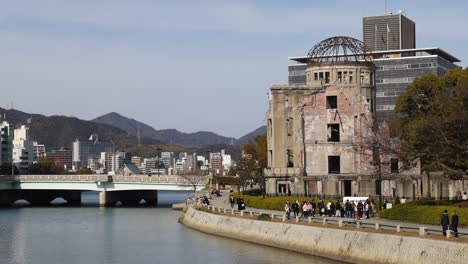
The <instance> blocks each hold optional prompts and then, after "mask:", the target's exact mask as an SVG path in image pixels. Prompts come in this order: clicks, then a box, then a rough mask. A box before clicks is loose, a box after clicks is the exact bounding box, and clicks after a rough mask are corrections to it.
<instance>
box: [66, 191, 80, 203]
mask: <svg viewBox="0 0 468 264" xmlns="http://www.w3.org/2000/svg"><path fill="white" fill-rule="evenodd" d="M62 198H63V199H65V200H66V201H67V204H69V205H81V191H67V193H65V194H64V195H63V196H62Z"/></svg>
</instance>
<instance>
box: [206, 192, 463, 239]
mask: <svg viewBox="0 0 468 264" xmlns="http://www.w3.org/2000/svg"><path fill="white" fill-rule="evenodd" d="M221 194H222V195H221V196H220V197H216V196H213V197H212V200H211V205H213V206H215V207H222V208H231V205H230V203H229V195H230V193H229V191H227V190H222V191H221ZM232 194H233V195H234V196H238V195H239V194H238V193H237V192H234V193H232ZM292 202H294V201H290V203H292ZM236 207H237V205H235V208H234V209H236ZM246 211H249V212H250V211H252V212H256V213H265V214H275V215H284V214H285V213H284V211H276V210H267V209H257V208H253V207H247V206H246ZM449 213H450V212H449ZM440 214H441V215H442V212H440ZM291 215H293V214H292V213H291ZM449 215H450V214H449ZM316 218H321V219H327V220H328V219H331V220H336V219H346V220H350V221H357V220H356V219H352V218H346V217H344V218H339V217H318V216H317V217H316ZM293 221H294V219H293V217H291V222H293ZM301 221H307V220H304V219H303V218H302V219H301ZM359 222H361V223H363V224H372V225H375V224H379V225H381V226H382V228H383V229H387V228H386V227H385V226H396V225H400V226H404V227H409V228H413V229H414V230H416V229H419V228H420V227H425V228H426V229H428V230H440V235H441V236H442V227H441V226H440V225H427V224H418V223H412V222H404V221H397V220H388V219H382V218H379V217H373V218H370V219H361V220H359ZM458 232H459V233H465V234H468V227H467V226H459V227H458ZM462 237H465V238H468V236H462Z"/></svg>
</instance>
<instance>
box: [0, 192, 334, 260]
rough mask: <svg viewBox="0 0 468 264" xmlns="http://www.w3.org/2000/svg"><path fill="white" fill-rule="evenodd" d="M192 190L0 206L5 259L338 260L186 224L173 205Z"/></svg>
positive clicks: (85, 196) (87, 196)
mask: <svg viewBox="0 0 468 264" xmlns="http://www.w3.org/2000/svg"><path fill="white" fill-rule="evenodd" d="M187 195H188V194H180V193H177V194H176V193H171V192H166V193H164V192H161V193H160V195H159V202H160V205H159V206H158V207H145V206H139V207H133V208H130V207H112V208H101V207H99V206H97V201H98V197H97V193H84V194H83V203H84V205H83V206H79V207H70V206H64V205H60V204H56V205H51V206H49V207H29V206H24V205H21V204H20V205H17V206H15V207H10V208H1V209H0V263H37V264H51V263H70V264H73V263H77V264H83V263H122V264H137V263H203V264H208V263H219V264H224V263H294V264H300V263H338V262H335V261H331V260H327V259H323V258H318V257H313V256H309V255H305V254H299V253H294V252H290V251H286V250H280V249H276V248H271V247H266V246H261V245H256V244H252V243H246V242H242V241H237V240H233V239H227V238H222V237H217V236H212V235H208V234H204V233H201V232H198V231H194V230H191V229H189V228H186V227H185V226H183V225H181V224H180V223H178V222H177V219H178V218H179V217H180V216H181V213H180V212H177V211H173V210H171V209H170V208H169V207H168V205H169V204H171V203H174V202H181V201H184V200H185V199H186V197H187ZM58 202H59V203H60V201H58ZM165 205H166V206H165Z"/></svg>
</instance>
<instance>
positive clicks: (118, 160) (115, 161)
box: [108, 152, 125, 174]
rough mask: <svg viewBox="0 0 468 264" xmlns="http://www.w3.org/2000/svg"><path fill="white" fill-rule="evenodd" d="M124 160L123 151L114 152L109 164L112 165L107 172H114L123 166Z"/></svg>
mask: <svg viewBox="0 0 468 264" xmlns="http://www.w3.org/2000/svg"><path fill="white" fill-rule="evenodd" d="M124 161H125V152H118V153H114V154H113V155H112V165H111V166H112V167H111V170H110V171H108V173H113V174H115V173H116V172H117V171H119V170H120V169H121V168H122V167H123V166H124Z"/></svg>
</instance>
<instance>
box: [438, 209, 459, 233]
mask: <svg viewBox="0 0 468 264" xmlns="http://www.w3.org/2000/svg"><path fill="white" fill-rule="evenodd" d="M440 224H441V225H442V233H443V235H444V236H445V235H447V230H448V227H449V225H450V230H451V231H452V232H453V235H454V236H455V237H458V215H457V212H455V211H453V213H452V224H450V221H449V216H448V213H447V210H444V213H443V214H442V219H441V221H440Z"/></svg>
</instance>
